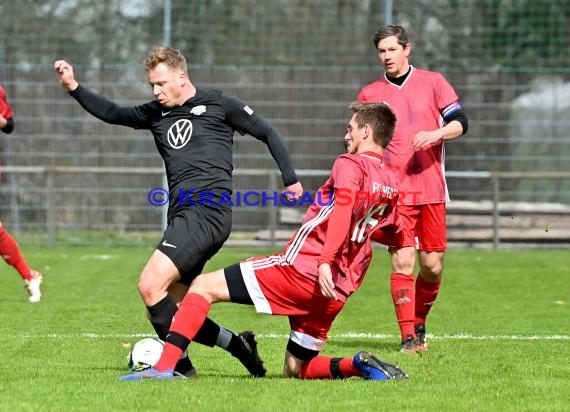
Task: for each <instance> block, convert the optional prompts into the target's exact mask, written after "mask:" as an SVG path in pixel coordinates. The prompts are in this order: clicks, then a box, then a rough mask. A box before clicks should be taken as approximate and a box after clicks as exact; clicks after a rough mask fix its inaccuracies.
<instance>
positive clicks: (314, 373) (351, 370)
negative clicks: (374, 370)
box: [299, 356, 360, 379]
mask: <svg viewBox="0 0 570 412" xmlns="http://www.w3.org/2000/svg"><path fill="white" fill-rule="evenodd" d="M333 359H335V358H333V357H331V356H317V357H315V358H313V359H311V360H310V361H309V362H307V363H305V364H304V365H303V366H302V367H301V371H300V372H299V377H300V378H301V379H335V378H348V377H351V376H360V372H359V371H358V369H356V367H355V366H353V365H352V359H351V358H342V359H340V360H339V362H338V371H339V372H340V375H341V376H333V375H332V373H331V360H333ZM337 359H338V358H337Z"/></svg>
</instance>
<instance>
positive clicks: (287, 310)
mask: <svg viewBox="0 0 570 412" xmlns="http://www.w3.org/2000/svg"><path fill="white" fill-rule="evenodd" d="M240 268H241V273H242V276H243V280H244V282H245V285H246V287H247V290H248V292H249V295H250V297H251V300H252V301H253V303H254V305H255V309H256V310H257V312H259V313H269V314H272V315H284V316H288V317H289V324H290V326H291V340H293V341H294V342H295V343H297V344H299V345H300V346H302V347H304V348H307V349H311V350H316V351H320V350H321V348H322V347H323V345H324V343H325V341H326V340H327V338H328V335H327V333H328V331H329V330H330V328H331V326H332V323H333V321H334V319H335V318H336V316H337V315H338V313H339V312H340V311H341V309H342V307H343V306H344V303H343V302H341V301H337V300H333V299H329V298H326V297H324V296H323V294H322V293H321V289H320V287H319V285H318V284H317V282H315V281H314V280H311V279H309V278H307V277H305V276H302V275H300V274H299V273H298V272H297V271H296V270H295V269H294V268H293V267H292V266H289V265H287V264H286V263H285V261H284V259H283V257H282V255H273V256H263V257H257V258H251V259H248V260H246V261H243V262H241V263H240Z"/></svg>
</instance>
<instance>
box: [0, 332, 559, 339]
mask: <svg viewBox="0 0 570 412" xmlns="http://www.w3.org/2000/svg"><path fill="white" fill-rule="evenodd" d="M152 336H154V335H153V334H151V333H130V334H126V333H125V334H121V333H107V334H105V333H103V334H101V333H87V332H86V333H75V334H61V333H48V334H45V335H38V334H32V333H22V334H16V335H2V337H3V338H33V339H38V338H54V339H69V338H90V339H118V338H121V339H130V338H145V337H152ZM256 336H257V337H258V338H262V339H288V338H289V334H276V333H269V334H266V333H260V334H256ZM427 337H428V339H430V340H431V339H433V340H446V339H449V340H525V341H526V340H570V336H569V335H528V336H523V335H482V336H478V335H471V334H469V333H459V334H455V335H447V334H446V335H431V334H429V333H428V334H427ZM356 338H358V339H370V340H385V339H390V340H392V339H399V338H400V336H399V335H390V334H383V333H340V334H335V335H330V336H329V339H356Z"/></svg>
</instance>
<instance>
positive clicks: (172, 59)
mask: <svg viewBox="0 0 570 412" xmlns="http://www.w3.org/2000/svg"><path fill="white" fill-rule="evenodd" d="M161 63H162V64H165V65H166V66H167V67H169V68H171V69H178V70H182V71H184V72H186V73H187V72H188V68H187V66H186V58H185V57H184V55H183V54H182V52H181V51H180V50H177V49H173V48H172V47H155V48H154V49H152V50H151V52H150V53H149V54H148V56H147V57H146V58H145V60H144V63H143V65H144V69H145V70H146V72H147V73H148V72H149V71H151V70H153V69H155V68H156V66H158V65H159V64H161Z"/></svg>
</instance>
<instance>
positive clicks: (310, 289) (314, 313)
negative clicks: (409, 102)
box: [120, 102, 407, 380]
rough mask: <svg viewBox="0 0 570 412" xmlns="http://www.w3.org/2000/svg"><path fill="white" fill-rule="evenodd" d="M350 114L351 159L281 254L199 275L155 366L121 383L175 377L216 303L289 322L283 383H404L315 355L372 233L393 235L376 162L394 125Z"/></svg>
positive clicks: (384, 177)
mask: <svg viewBox="0 0 570 412" xmlns="http://www.w3.org/2000/svg"><path fill="white" fill-rule="evenodd" d="M350 107H351V108H352V110H353V112H354V114H353V116H352V119H351V120H350V123H349V124H348V127H347V131H346V135H345V141H346V143H347V146H348V152H349V153H348V154H344V155H341V156H340V157H339V158H337V160H336V161H335V163H334V165H333V168H332V172H331V176H330V177H329V179H328V180H327V181H326V182H325V184H324V185H323V186H321V188H320V189H319V191H318V192H317V194H316V197H315V202H314V204H313V205H311V207H309V209H308V211H307V213H306V214H305V217H304V219H303V223H302V225H301V227H300V228H299V229H298V230H297V232H295V234H294V235H293V237H292V238H291V240H290V241H289V243H288V244H287V246H286V248H285V251H284V252H282V253H280V254H276V255H273V256H265V257H256V258H251V259H248V260H245V261H242V262H241V263H239V264H236V265H233V266H229V267H227V268H225V269H221V270H218V271H215V272H212V273H208V274H202V275H200V276H198V277H197V278H196V279H195V280H194V282H193V283H192V285H191V286H190V289H189V291H188V294H187V295H186V296H185V297H184V299H183V301H182V304H181V305H180V309H179V310H178V313H177V314H176V317H175V319H174V321H173V323H172V326H171V328H170V332H169V334H168V336H167V338H166V343H165V345H164V351H163V354H162V357H161V358H160V360H159V361H158V363H157V364H156V365H155V366H154V368H151V369H147V370H145V371H143V372H138V373H134V374H130V375H126V376H123V377H121V378H120V379H122V380H142V379H171V378H174V377H176V376H177V375H176V374H175V373H174V365H175V364H176V362H177V360H178V358H180V354H181V353H183V351H184V350H185V349H186V347H187V346H188V344H189V343H190V341H191V340H192V339H193V338H194V336H195V335H196V333H197V332H198V330H199V329H200V327H201V325H202V323H203V322H204V319H206V317H207V314H208V311H209V310H210V306H211V305H212V303H216V302H234V303H241V304H248V305H254V306H255V309H256V310H257V312H259V313H267V314H271V315H283V316H288V317H289V324H290V326H291V333H290V338H289V342H288V344H287V350H286V353H285V363H284V369H283V373H284V375H285V376H286V377H298V378H301V379H335V378H348V377H352V376H360V377H363V378H365V379H373V380H388V379H404V378H406V377H407V375H406V374H405V373H404V372H403V371H402V370H401V369H399V368H398V367H397V366H395V365H391V364H389V363H386V362H384V361H381V360H380V359H378V358H376V357H375V356H373V355H372V354H371V353H369V352H364V351H361V352H358V353H357V354H356V355H355V356H354V357H352V358H337V357H330V356H320V355H319V352H320V350H321V348H322V347H323V345H324V343H325V341H326V340H327V333H328V331H329V329H330V327H331V325H332V323H333V321H334V319H335V318H336V316H337V315H338V314H339V312H340V311H341V309H342V308H343V306H344V304H345V302H346V300H347V299H348V297H349V296H350V295H351V294H352V293H354V292H355V291H356V290H357V289H358V287H359V286H360V285H361V283H362V280H363V278H364V275H365V273H366V270H367V269H368V265H369V264H370V260H371V258H372V248H371V245H370V235H371V233H372V232H374V231H380V230H388V231H389V230H396V228H397V227H398V221H397V213H396V211H395V210H396V208H395V202H396V198H397V192H396V190H395V189H394V186H393V182H392V179H391V176H390V174H389V173H388V172H387V171H386V170H385V169H384V165H383V160H382V154H383V149H384V147H386V145H387V144H388V142H389V141H390V139H391V137H392V134H393V131H394V124H395V122H396V118H395V116H394V113H393V112H392V111H391V110H390V109H389V108H388V107H387V106H386V105H384V104H382V103H359V102H355V103H353V104H352V105H351V106H350Z"/></svg>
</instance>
